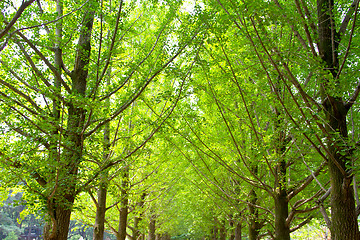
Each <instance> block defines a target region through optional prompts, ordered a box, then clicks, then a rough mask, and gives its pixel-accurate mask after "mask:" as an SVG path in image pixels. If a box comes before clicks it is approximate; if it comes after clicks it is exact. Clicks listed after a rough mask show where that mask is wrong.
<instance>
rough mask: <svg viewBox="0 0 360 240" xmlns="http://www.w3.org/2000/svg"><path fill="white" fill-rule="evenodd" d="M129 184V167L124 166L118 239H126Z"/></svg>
mask: <svg viewBox="0 0 360 240" xmlns="http://www.w3.org/2000/svg"><path fill="white" fill-rule="evenodd" d="M128 185H129V167H125V168H124V172H123V176H122V184H121V195H120V196H121V206H120V213H119V230H118V233H117V240H125V239H126V227H127V217H128V212H129V206H128V204H129V197H128V187H129V186H128Z"/></svg>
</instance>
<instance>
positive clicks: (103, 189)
mask: <svg viewBox="0 0 360 240" xmlns="http://www.w3.org/2000/svg"><path fill="white" fill-rule="evenodd" d="M106 181H107V176H106V179H102V180H101V183H100V186H99V189H98V191H97V195H98V200H97V201H98V202H97V208H96V216H95V224H94V233H93V240H103V239H104V231H105V213H106V195H107V183H106Z"/></svg>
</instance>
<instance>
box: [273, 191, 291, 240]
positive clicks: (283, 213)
mask: <svg viewBox="0 0 360 240" xmlns="http://www.w3.org/2000/svg"><path fill="white" fill-rule="evenodd" d="M276 191H278V192H276V194H275V199H274V200H275V240H290V229H289V226H288V225H287V224H286V218H287V217H288V214H289V212H288V211H289V210H288V201H287V194H286V191H285V190H284V189H277V190H276Z"/></svg>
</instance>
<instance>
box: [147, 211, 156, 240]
mask: <svg viewBox="0 0 360 240" xmlns="http://www.w3.org/2000/svg"><path fill="white" fill-rule="evenodd" d="M155 227H156V220H155V217H153V218H152V219H151V220H150V223H149V235H148V240H155V238H156V235H155V230H156V229H155Z"/></svg>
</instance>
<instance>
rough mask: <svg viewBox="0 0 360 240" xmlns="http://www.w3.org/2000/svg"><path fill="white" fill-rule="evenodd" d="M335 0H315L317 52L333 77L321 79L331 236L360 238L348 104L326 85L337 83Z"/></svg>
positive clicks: (340, 238) (337, 239) (337, 44)
mask: <svg viewBox="0 0 360 240" xmlns="http://www.w3.org/2000/svg"><path fill="white" fill-rule="evenodd" d="M333 8H334V1H333V0H330V1H329V0H318V1H317V11H318V28H319V44H318V48H319V52H320V57H321V59H322V61H323V62H324V63H325V69H324V71H330V73H331V75H332V78H333V79H322V84H321V89H320V90H321V98H322V103H323V109H324V113H325V116H326V123H325V129H326V131H327V146H328V153H327V158H328V166H329V174H330V184H331V199H330V204H331V226H330V231H331V238H332V239H334V240H345V239H360V234H359V227H358V223H357V216H356V211H355V200H354V191H353V186H352V173H351V171H350V170H351V169H349V167H350V166H351V152H350V151H349V149H350V147H349V146H348V145H347V141H348V133H347V123H346V115H347V113H348V111H349V108H350V106H346V105H345V103H344V102H343V100H342V98H341V97H337V96H333V95H334V89H332V88H331V87H330V86H329V82H330V81H335V83H334V84H335V85H336V86H338V85H339V82H338V79H337V74H338V70H339V60H338V46H339V35H338V33H337V32H336V30H335V19H334V18H333V16H334V13H333Z"/></svg>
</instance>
